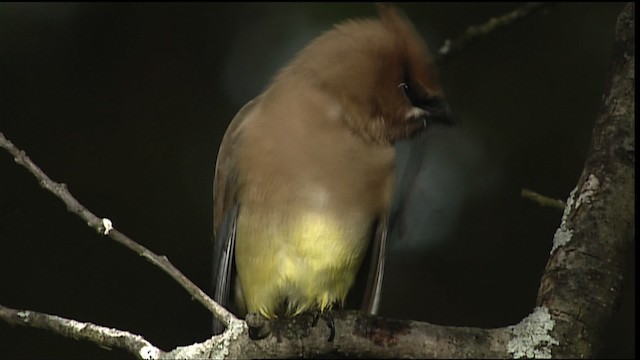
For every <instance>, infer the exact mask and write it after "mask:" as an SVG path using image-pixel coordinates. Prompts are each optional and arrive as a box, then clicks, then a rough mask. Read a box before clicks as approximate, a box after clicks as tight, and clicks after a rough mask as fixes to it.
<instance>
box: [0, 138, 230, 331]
mask: <svg viewBox="0 0 640 360" xmlns="http://www.w3.org/2000/svg"><path fill="white" fill-rule="evenodd" d="M0 147H2V148H4V149H5V150H7V151H8V152H9V153H10V154H11V155H13V159H14V160H15V162H16V163H18V164H20V165H22V166H23V167H24V168H25V169H27V170H29V172H30V173H31V174H33V176H35V177H36V179H38V181H39V182H40V186H42V187H43V188H45V189H46V190H47V191H49V192H50V193H52V194H53V195H55V196H56V197H58V198H59V199H60V200H62V201H63V202H64V203H65V204H66V205H67V210H68V211H69V212H72V213H74V214H76V215H78V216H79V217H80V218H82V219H83V220H85V221H86V222H87V225H88V226H89V227H91V228H93V229H95V230H96V231H97V232H98V233H100V234H102V235H108V236H109V237H110V238H111V239H113V240H115V241H116V242H118V243H120V244H122V245H124V246H126V247H127V248H129V249H130V250H133V251H135V252H136V253H137V254H138V255H140V256H142V257H144V258H146V259H147V260H149V261H150V262H151V263H153V264H154V265H156V266H157V267H159V268H160V269H162V270H163V271H164V272H165V273H167V274H169V276H171V277H172V278H173V279H174V280H175V281H176V282H177V283H178V284H180V285H181V286H182V287H183V288H184V289H185V290H187V292H188V293H189V294H191V296H193V297H194V298H195V299H197V300H198V301H199V302H200V303H201V304H202V305H204V307H205V308H207V309H208V310H209V311H211V313H213V314H214V315H215V316H216V317H217V318H218V319H220V320H221V321H223V322H224V323H225V324H230V323H231V322H232V321H234V320H237V318H236V317H235V316H234V315H233V314H232V313H230V312H229V311H227V310H226V309H225V308H223V307H222V306H220V305H219V304H217V303H216V302H215V301H213V300H212V299H211V298H210V297H209V296H208V295H207V294H206V293H205V292H204V291H202V290H200V288H198V286H196V285H195V284H194V283H193V282H191V280H189V279H188V278H187V277H186V276H184V274H182V273H181V272H180V270H178V269H177V268H176V267H175V266H173V264H171V262H170V261H169V259H167V257H166V256H160V255H157V254H155V253H154V252H152V251H150V250H149V249H147V248H145V247H144V246H142V245H140V244H138V243H137V242H135V241H133V240H131V239H130V238H129V237H128V236H126V235H124V234H123V233H121V232H119V231H118V230H116V229H114V228H113V225H112V223H111V220H109V219H107V218H103V219H100V218H98V217H97V216H96V215H94V214H93V213H92V212H91V211H89V210H88V209H87V208H85V207H84V206H83V205H82V204H80V202H78V200H76V198H74V197H73V195H71V193H70V192H69V190H68V189H67V186H66V185H65V184H61V183H57V182H55V181H53V180H51V179H50V178H49V176H47V174H45V173H44V171H42V170H41V169H40V168H39V167H38V166H37V165H36V164H34V163H33V161H31V159H30V158H29V157H28V156H27V154H26V153H25V152H24V151H22V150H20V149H18V148H17V147H15V145H13V143H12V142H11V141H9V140H8V139H7V138H5V136H4V134H3V133H2V132H0Z"/></svg>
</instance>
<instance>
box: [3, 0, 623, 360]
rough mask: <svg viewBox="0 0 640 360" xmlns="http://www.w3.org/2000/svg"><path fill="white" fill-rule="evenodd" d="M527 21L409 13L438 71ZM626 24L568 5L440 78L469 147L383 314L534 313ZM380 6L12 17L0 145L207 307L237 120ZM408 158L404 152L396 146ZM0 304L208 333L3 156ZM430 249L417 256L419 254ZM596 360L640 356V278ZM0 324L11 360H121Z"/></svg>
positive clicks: (150, 274)
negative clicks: (286, 68) (328, 41)
mask: <svg viewBox="0 0 640 360" xmlns="http://www.w3.org/2000/svg"><path fill="white" fill-rule="evenodd" d="M519 5H520V4H506V3H502V4H471V3H469V4H464V3H452V4H415V3H414V4H402V5H400V7H401V8H402V9H404V10H405V11H406V13H407V14H408V15H409V17H410V18H411V19H412V20H413V21H414V23H415V24H416V28H417V29H418V30H419V31H420V32H421V33H422V34H423V36H424V37H425V40H426V42H427V43H428V45H429V46H430V47H431V48H432V49H433V50H434V51H435V50H436V49H438V48H439V47H440V46H441V45H442V44H443V42H444V40H445V39H447V38H450V37H455V36H457V35H459V34H460V33H462V31H463V30H464V29H466V28H467V27H468V26H470V25H476V24H480V23H483V22H485V21H486V20H488V19H489V18H491V17H492V16H497V15H500V14H503V13H504V12H506V11H510V10H512V9H514V8H516V7H517V6H519ZM621 9H622V5H621V4H611V3H608V4H602V3H600V4H598V3H589V4H577V3H572V4H559V5H556V6H553V7H549V8H548V9H547V10H545V11H543V12H541V13H538V14H535V15H534V16H532V17H531V18H529V19H527V20H525V21H523V22H520V23H518V24H516V25H513V26H511V27H509V28H508V29H505V30H501V31H498V32H496V33H495V34H493V35H491V36H489V37H487V38H485V39H483V40H481V41H480V42H478V43H475V44H473V45H471V46H469V47H468V48H466V49H465V50H464V51H463V52H462V53H460V54H459V55H457V56H456V57H455V58H454V59H453V61H452V62H450V63H448V64H446V65H444V66H443V67H442V68H441V70H440V73H441V79H442V83H443V86H444V88H445V92H446V95H447V98H448V100H449V103H450V105H451V107H452V109H453V111H454V112H455V113H456V114H457V116H458V117H459V118H461V119H462V125H461V126H459V127H458V128H455V129H452V130H448V129H444V130H442V129H437V130H434V131H433V132H432V133H430V134H429V135H428V139H429V140H427V141H426V145H425V152H426V154H427V155H426V157H425V160H424V163H423V166H424V168H425V171H423V173H422V174H421V177H420V179H421V184H422V185H421V186H422V187H421V189H422V190H420V191H419V193H420V194H421V196H422V197H421V198H416V199H415V200H413V203H412V204H411V207H413V209H414V210H417V214H418V215H417V216H416V217H414V218H412V219H410V220H411V224H410V226H409V227H408V229H410V230H408V231H409V233H411V234H413V235H414V238H413V239H411V240H409V241H404V242H394V243H392V244H391V248H392V251H391V255H390V259H389V263H388V266H387V269H388V273H387V277H386V282H385V289H384V298H383V305H382V311H381V312H382V315H385V316H389V317H397V318H412V319H417V320H424V321H428V322H431V323H436V324H443V325H444V324H446V325H460V326H482V327H500V326H505V325H511V324H514V323H517V322H518V321H520V320H521V319H522V318H523V317H524V316H526V315H527V314H528V313H529V312H530V311H531V309H532V308H533V306H534V305H535V298H536V293H537V289H538V281H539V278H540V275H541V273H542V270H543V268H544V266H545V264H546V259H547V257H548V254H549V250H550V248H551V242H552V239H553V234H554V232H555V230H556V228H557V227H558V225H559V222H560V216H561V213H560V212H559V211H557V210H554V209H550V208H541V207H539V206H538V205H537V204H535V203H532V202H530V201H528V200H524V199H522V198H521V197H520V190H521V189H522V188H523V187H524V188H530V189H533V190H535V191H538V192H540V193H543V194H545V195H548V196H551V197H554V198H559V199H563V200H565V199H566V198H567V197H568V195H569V192H570V191H571V190H572V189H573V187H574V186H575V184H576V182H577V179H578V176H579V174H580V171H581V169H582V166H583V162H584V159H585V155H586V149H587V146H588V143H589V141H590V138H591V128H592V125H593V122H594V120H595V116H596V114H597V111H598V109H599V106H600V99H601V95H602V92H603V89H604V84H605V79H606V74H607V70H608V66H609V61H610V55H611V47H612V40H613V34H614V24H615V20H616V16H617V15H618V13H619V11H620V10H621ZM374 14H375V8H374V6H372V5H371V4H365V3H362V4H312V3H290V4H265V3H260V4H259V3H252V4H239V3H238V4H223V3H213V4H169V3H160V4H9V3H1V4H0V131H1V132H3V133H4V134H5V136H6V137H7V138H8V139H10V140H11V141H13V142H14V143H15V144H16V146H18V147H19V148H21V149H23V150H25V151H26V152H27V154H28V155H29V156H30V157H31V159H32V160H33V161H35V162H36V163H37V164H38V165H39V166H40V167H41V168H42V169H43V170H44V171H45V172H47V173H48V175H49V176H50V177H51V178H52V179H54V180H56V181H58V182H64V183H66V184H68V187H69V189H70V191H71V192H72V194H74V195H75V196H76V198H77V199H78V200H79V201H80V202H82V203H83V204H84V205H85V206H87V207H88V208H89V209H90V210H92V211H93V212H94V213H96V214H97V215H98V216H101V217H108V218H110V219H111V220H112V221H113V222H114V225H115V227H116V228H118V229H119V230H120V231H122V232H124V233H125V234H127V235H129V236H130V237H132V238H133V239H135V240H136V241H138V242H140V243H141V244H143V245H145V246H147V247H149V248H150V249H151V250H153V251H155V252H157V253H159V254H163V255H167V256H168V258H169V259H170V260H171V261H172V262H173V264H174V265H176V266H177V267H178V268H179V269H181V271H183V272H184V273H185V274H186V275H187V276H188V277H189V278H190V279H192V280H193V281H194V282H195V283H196V284H198V285H199V286H200V287H202V288H203V289H206V290H207V291H208V290H209V283H210V268H211V264H210V254H211V249H212V243H211V228H212V201H211V199H212V180H213V171H214V164H215V157H216V154H217V149H218V146H219V143H220V140H221V138H222V135H223V133H224V131H225V129H226V127H227V125H228V123H229V121H230V120H231V119H232V117H233V116H234V114H235V113H236V112H237V111H238V109H239V108H240V107H241V106H242V105H243V104H244V103H245V102H247V101H248V100H250V99H251V98H253V97H254V96H256V95H257V94H258V93H259V92H260V91H261V89H262V88H263V87H264V86H265V85H266V84H267V82H268V80H269V78H270V77H271V75H272V74H273V73H274V72H275V71H276V70H277V69H278V68H279V67H280V66H282V65H283V64H284V63H285V62H286V61H287V59H289V58H290V57H291V56H292V55H293V54H294V53H295V52H296V51H297V50H298V49H300V48H301V47H303V46H304V44H305V43H306V42H308V41H309V40H310V39H312V38H313V37H315V36H317V35H318V34H320V33H321V32H322V31H324V30H326V29H328V28H330V26H331V25H332V24H334V23H336V22H339V21H342V20H344V19H347V18H352V17H362V16H372V15H374ZM400 146H402V145H400ZM0 185H1V186H0V284H1V285H0V304H2V305H5V306H9V307H13V308H19V309H30V310H37V311H42V312H46V313H50V314H56V315H60V316H64V317H68V318H73V319H76V320H80V321H88V322H92V323H96V324H101V325H105V326H110V327H115V328H119V329H123V330H128V331H131V332H133V333H137V334H141V335H143V336H144V337H145V338H146V339H147V340H149V341H151V342H152V343H154V344H155V345H157V346H160V347H161V348H162V349H164V350H169V349H172V348H174V347H175V346H178V345H188V344H192V343H194V342H197V341H202V340H205V339H206V338H208V337H209V332H210V319H211V317H210V315H209V314H208V312H207V311H206V310H205V309H204V308H203V307H202V306H201V305H200V304H199V303H198V302H196V301H194V300H192V299H190V297H189V295H188V294H187V293H186V292H185V291H183V290H182V289H181V288H180V287H179V286H178V285H176V284H175V283H174V282H173V281H172V280H171V279H170V278H169V277H168V276H166V275H165V274H164V273H162V272H161V271H160V270H158V269H157V268H156V267H154V266H153V265H151V264H150V263H148V262H147V261H146V260H144V259H142V258H140V257H138V256H136V255H135V254H134V253H132V252H131V251H129V250H127V249H125V248H123V247H122V246H120V245H118V244H116V243H114V242H112V241H111V240H109V239H108V238H105V237H100V236H98V235H97V234H96V233H95V232H94V231H93V230H91V229H89V228H88V227H87V226H86V225H85V224H84V223H83V221H81V220H80V219H79V218H77V217H76V216H74V215H72V214H70V213H68V212H67V211H66V208H65V206H64V205H63V204H62V202H61V201H59V200H58V199H57V198H55V197H54V196H52V195H51V194H49V193H48V192H46V191H43V190H42V189H41V188H40V187H39V186H38V182H37V181H36V180H35V179H34V178H33V177H32V176H31V175H30V174H28V173H27V172H26V171H25V170H24V169H22V168H20V167H18V166H16V164H15V163H14V162H13V159H12V158H11V157H10V156H9V155H8V154H7V153H6V152H4V151H0ZM418 233H419V234H421V236H420V237H419V240H418V237H417V236H415V234H418ZM630 258H631V260H632V266H630V269H629V271H628V274H627V276H626V280H625V284H626V286H625V288H624V289H623V301H622V303H621V309H620V310H621V311H620V312H619V313H618V315H617V316H616V318H615V319H614V322H613V323H612V324H611V326H610V329H608V330H607V333H608V334H609V340H608V343H607V347H606V351H605V354H604V355H606V356H622V357H633V356H635V340H634V338H635V306H634V300H635V289H634V284H635V279H634V269H635V258H634V257H633V255H630ZM128 356H129V355H128V354H126V353H124V352H121V351H118V350H106V349H102V348H100V347H98V346H95V345H94V344H91V343H88V342H79V341H75V340H70V339H66V338H63V337H60V336H58V335H53V334H50V333H47V332H45V331H41V330H36V329H29V328H21V327H11V326H9V325H7V324H6V323H3V322H0V357H3V358H16V357H17V358H31V357H40V358H42V357H47V358H96V357H97V358H120V357H128Z"/></svg>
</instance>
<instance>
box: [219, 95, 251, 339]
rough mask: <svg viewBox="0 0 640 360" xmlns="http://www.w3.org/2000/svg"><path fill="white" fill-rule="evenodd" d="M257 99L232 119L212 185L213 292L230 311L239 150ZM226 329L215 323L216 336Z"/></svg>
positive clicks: (222, 145)
mask: <svg viewBox="0 0 640 360" xmlns="http://www.w3.org/2000/svg"><path fill="white" fill-rule="evenodd" d="M256 102H257V99H254V100H252V101H250V102H249V103H247V104H246V105H245V106H244V107H243V108H242V109H240V111H239V112H238V114H237V115H236V116H235V117H234V118H233V120H232V121H231V124H230V125H229V128H228V129H227V131H226V133H225V135H224V137H223V138H222V143H221V144H220V150H219V151H218V160H217V162H216V170H215V175H214V183H213V184H214V185H213V206H214V208H213V217H214V221H213V236H214V242H213V277H212V281H213V288H214V295H213V300H215V301H216V302H217V303H219V304H220V305H222V306H224V307H226V308H228V307H229V305H230V299H229V294H230V291H231V285H232V282H233V277H234V276H235V272H234V265H233V258H234V255H233V254H234V249H235V237H236V219H237V216H238V208H239V204H238V202H237V191H238V187H237V184H238V183H237V176H238V168H237V156H238V155H237V148H238V145H239V143H240V142H241V141H242V139H241V133H242V125H243V123H244V121H245V120H246V119H247V118H248V115H249V114H251V113H252V111H253V110H254V107H255V104H256ZM223 329H224V327H223V325H222V323H221V322H219V321H217V320H215V319H214V321H213V331H214V333H221V332H222V330H223Z"/></svg>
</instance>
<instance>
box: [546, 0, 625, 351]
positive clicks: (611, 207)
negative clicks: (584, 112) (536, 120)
mask: <svg viewBox="0 0 640 360" xmlns="http://www.w3.org/2000/svg"><path fill="white" fill-rule="evenodd" d="M634 64H635V4H633V3H630V4H628V5H627V6H626V7H625V8H624V10H623V11H622V13H621V15H620V16H619V17H618V23H617V26H616V40H615V44H614V55H613V59H612V65H611V70H610V75H609V81H608V86H607V89H606V92H605V95H604V97H603V103H602V108H601V112H600V115H599V116H598V118H597V120H596V123H595V125H594V128H593V137H592V141H591V145H590V148H589V154H588V156H587V159H586V162H585V166H584V169H583V171H582V174H581V176H580V179H579V181H578V184H577V186H576V188H575V189H574V190H573V191H572V192H571V196H570V197H569V200H568V201H567V207H566V208H565V211H564V215H563V216H562V223H561V225H560V228H559V229H558V230H557V231H556V234H555V236H554V240H553V241H554V245H553V249H552V251H551V258H550V259H549V262H548V263H547V267H546V269H545V272H544V274H543V277H542V280H541V284H540V289H539V291H538V300H537V303H538V305H539V306H545V307H548V308H549V310H550V312H551V314H552V317H553V319H554V320H555V321H556V324H557V326H556V328H555V329H554V330H553V332H552V333H553V335H554V336H555V337H556V338H559V339H565V341H563V342H561V344H560V345H558V347H557V349H556V351H554V356H558V357H585V358H589V357H593V356H595V355H597V353H598V351H599V350H600V348H601V346H602V335H603V333H602V332H603V330H604V329H606V325H607V323H608V321H609V320H610V319H611V316H612V313H613V311H614V309H615V305H616V303H617V302H618V299H619V296H620V290H621V289H620V288H621V286H622V274H623V269H624V268H625V266H626V263H625V255H626V254H627V253H628V251H629V249H630V247H631V242H632V241H633V238H634V226H635V220H634V219H635V217H634V215H635V214H634V213H635V210H634V205H635V203H634V198H635V187H634V186H635V135H634V128H635V83H634V73H635V65H634Z"/></svg>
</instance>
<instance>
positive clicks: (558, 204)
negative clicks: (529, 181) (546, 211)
mask: <svg viewBox="0 0 640 360" xmlns="http://www.w3.org/2000/svg"><path fill="white" fill-rule="evenodd" d="M520 195H521V196H522V197H523V198H525V199H529V200H531V201H533V202H536V203H538V205H540V206H548V207H552V208H554V209H557V210H560V211H563V210H564V208H565V206H566V204H565V203H564V201H562V200H558V199H552V198H550V197H547V196H544V195H542V194H538V193H537V192H535V191H532V190H529V189H522V192H521V193H520Z"/></svg>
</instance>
